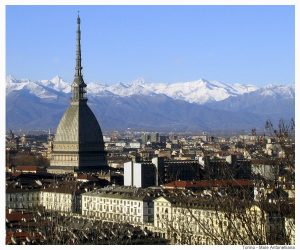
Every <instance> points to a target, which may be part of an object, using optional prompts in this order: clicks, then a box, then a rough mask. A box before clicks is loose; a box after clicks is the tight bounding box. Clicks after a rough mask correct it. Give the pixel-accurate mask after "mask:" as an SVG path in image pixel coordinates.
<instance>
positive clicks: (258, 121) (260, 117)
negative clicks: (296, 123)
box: [6, 76, 295, 131]
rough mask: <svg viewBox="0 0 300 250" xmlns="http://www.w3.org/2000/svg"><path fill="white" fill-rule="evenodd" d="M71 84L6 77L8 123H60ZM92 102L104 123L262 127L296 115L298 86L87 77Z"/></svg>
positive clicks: (160, 127) (138, 126)
mask: <svg viewBox="0 0 300 250" xmlns="http://www.w3.org/2000/svg"><path fill="white" fill-rule="evenodd" d="M70 85H71V84H70V83H67V82H66V81H64V80H63V79H62V78H61V77H58V76H56V77H54V78H52V79H51V80H39V81H31V80H28V79H22V80H18V79H16V78H14V77H13V76H7V79H6V122H7V127H8V128H13V129H14V128H49V127H50V128H56V127H57V124H58V122H59V120H60V119H61V117H62V115H63V113H64V112H65V110H66V108H67V106H68V105H69V102H70V94H71V86H70ZM87 92H88V99H89V101H88V103H89V106H90V107H91V109H92V110H93V112H94V113H95V115H96V117H97V119H98V120H99V121H100V125H101V127H102V128H103V129H126V128H128V127H130V128H136V129H153V130H166V131H171V130H172V131H196V130H199V129H202V130H215V129H217V130H220V129H222V130H236V129H245V130H247V129H251V128H254V127H256V128H262V127H263V126H264V124H265V121H266V120H267V119H272V120H273V121H274V122H276V121H278V119H281V118H283V119H290V118H293V117H294V116H295V88H294V86H286V85H269V86H266V87H263V88H257V87H255V86H252V85H241V84H226V83H222V82H218V81H207V80H203V79H200V80H197V81H192V82H180V83H146V82H145V81H144V80H142V79H138V80H137V81H133V82H131V83H118V84H112V85H107V84H100V83H87Z"/></svg>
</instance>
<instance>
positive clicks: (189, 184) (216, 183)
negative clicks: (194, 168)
mask: <svg viewBox="0 0 300 250" xmlns="http://www.w3.org/2000/svg"><path fill="white" fill-rule="evenodd" d="M252 185H253V182H252V181H251V180H246V179H237V180H202V181H173V182H170V183H167V184H165V185H164V186H165V187H166V188H193V187H194V188H197V187H199V188H200V187H226V186H234V187H239V186H252Z"/></svg>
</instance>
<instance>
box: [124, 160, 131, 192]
mask: <svg viewBox="0 0 300 250" xmlns="http://www.w3.org/2000/svg"><path fill="white" fill-rule="evenodd" d="M132 185H133V162H132V161H129V162H125V163H124V186H132Z"/></svg>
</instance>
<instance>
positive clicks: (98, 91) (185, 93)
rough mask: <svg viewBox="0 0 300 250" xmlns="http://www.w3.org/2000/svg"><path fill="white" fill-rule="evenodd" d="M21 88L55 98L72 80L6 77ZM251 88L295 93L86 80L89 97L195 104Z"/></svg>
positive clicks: (11, 86)
mask: <svg viewBox="0 0 300 250" xmlns="http://www.w3.org/2000/svg"><path fill="white" fill-rule="evenodd" d="M22 89H25V90H28V91H30V93H33V94H35V95H36V96H39V97H40V98H57V96H58V94H59V92H61V93H65V94H69V93H70V92H71V84H70V83H67V82H65V81H64V80H63V79H62V78H61V77H60V76H55V77H53V78H52V79H51V80H40V81H30V80H17V79H15V78H14V77H13V76H11V75H8V76H7V77H6V90H7V94H8V93H10V92H11V91H13V90H16V91H19V90H22ZM254 91H258V93H259V94H260V95H274V96H275V95H284V96H285V97H287V98H290V97H294V96H295V89H293V88H292V87H291V86H290V87H288V86H286V85H280V86H278V85H277V86H274V85H269V86H266V87H264V88H260V89H258V88H257V87H255V86H253V85H242V84H238V83H234V84H228V83H223V82H220V81H208V80H205V79H199V80H195V81H187V82H176V83H145V80H144V79H142V78H139V79H137V80H135V81H133V82H131V83H123V82H120V83H118V84H111V85H108V84H101V83H95V82H92V83H88V84H87V93H88V96H90V97H93V96H108V95H116V96H122V97H124V96H132V95H157V94H163V95H166V96H168V97H170V98H173V99H177V100H183V101H187V102H190V103H197V104H204V103H207V102H212V101H221V100H224V99H227V98H228V97H231V96H238V95H242V94H245V93H250V92H254Z"/></svg>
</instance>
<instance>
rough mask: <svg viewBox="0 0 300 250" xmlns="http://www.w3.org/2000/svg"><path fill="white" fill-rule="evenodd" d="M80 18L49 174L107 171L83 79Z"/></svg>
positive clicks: (100, 135)
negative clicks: (71, 76) (67, 101)
mask: <svg viewBox="0 0 300 250" xmlns="http://www.w3.org/2000/svg"><path fill="white" fill-rule="evenodd" d="M80 36H81V31H80V17H79V15H78V17H77V38H76V67H75V76H74V81H73V83H72V97H71V103H70V106H69V108H68V109H67V110H66V112H65V113H64V115H63V117H62V118H61V120H60V123H59V125H58V127H57V130H56V134H55V137H54V140H53V151H52V154H51V160H50V167H49V168H48V172H50V173H57V174H61V173H73V172H96V171H100V170H105V169H107V168H108V165H107V160H106V152H105V151H104V142H103V135H102V131H101V128H100V126H99V123H98V121H97V119H96V117H95V115H94V114H93V112H92V111H91V109H90V108H89V106H88V105H87V98H86V86H87V85H86V84H85V82H84V80H83V77H82V72H81V70H82V67H81V45H80Z"/></svg>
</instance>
